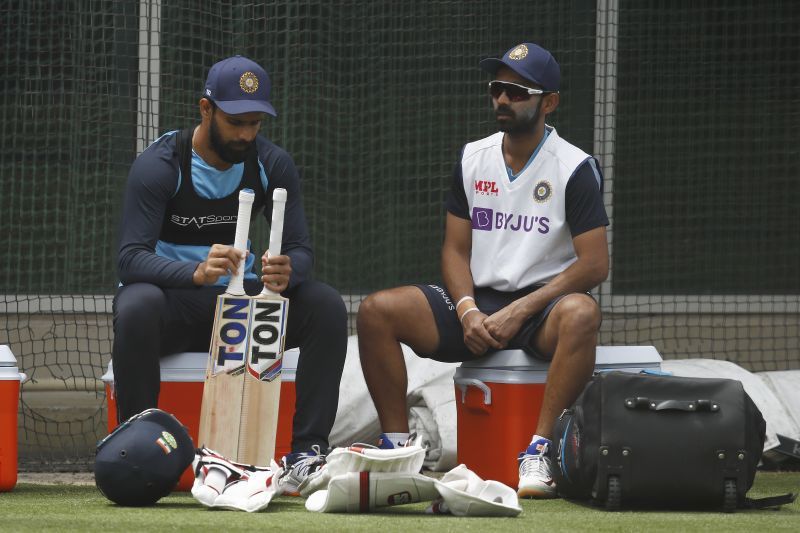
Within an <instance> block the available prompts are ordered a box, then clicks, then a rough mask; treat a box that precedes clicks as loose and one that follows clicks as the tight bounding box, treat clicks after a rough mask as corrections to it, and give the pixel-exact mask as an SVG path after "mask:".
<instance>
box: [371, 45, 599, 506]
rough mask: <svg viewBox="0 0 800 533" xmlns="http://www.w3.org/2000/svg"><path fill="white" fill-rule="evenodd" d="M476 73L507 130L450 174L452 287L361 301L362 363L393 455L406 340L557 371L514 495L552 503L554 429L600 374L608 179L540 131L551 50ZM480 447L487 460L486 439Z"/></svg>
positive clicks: (393, 292)
mask: <svg viewBox="0 0 800 533" xmlns="http://www.w3.org/2000/svg"><path fill="white" fill-rule="evenodd" d="M480 66H481V68H482V69H483V70H485V71H486V72H488V73H489V74H491V75H492V76H493V80H492V81H491V82H489V93H490V95H491V101H492V105H493V108H494V112H495V115H496V120H497V125H498V129H499V130H500V131H499V132H498V133H495V134H494V135H491V136H489V137H486V138H484V139H481V140H478V141H475V142H471V143H468V144H466V145H465V146H464V148H463V150H462V152H461V158H460V160H459V161H458V163H457V164H456V167H455V172H454V176H453V183H452V187H451V189H450V192H449V193H448V195H447V201H446V207H447V222H446V230H445V241H444V245H443V248H442V276H443V280H444V284H443V285H414V286H407V287H399V288H395V289H389V290H384V291H380V292H377V293H375V294H372V295H370V296H369V297H368V298H367V299H366V300H365V301H364V302H362V304H361V306H360V309H359V313H358V336H359V349H360V355H361V366H362V369H363V372H364V377H365V379H366V381H367V386H368V387H369V391H370V394H371V395H372V399H373V402H374V403H375V407H376V409H377V411H378V415H379V419H380V423H381V429H382V431H383V434H382V435H381V439H380V442H379V445H380V446H381V447H389V448H390V447H395V446H401V445H402V444H403V443H404V442H405V441H406V440H407V439H408V418H407V414H406V402H405V398H406V388H407V376H406V368H405V362H404V359H403V354H402V350H401V347H400V343H401V342H402V343H404V344H407V345H408V346H410V347H411V348H412V349H413V350H414V351H415V352H416V353H417V354H418V355H420V356H421V357H428V358H431V359H435V360H438V361H447V362H456V361H466V360H470V359H474V358H477V357H481V356H483V355H485V354H486V353H487V352H490V351H492V350H499V349H503V348H522V349H524V350H526V351H527V352H529V353H531V354H533V355H535V356H537V357H540V358H542V359H544V360H547V361H550V367H549V371H548V379H547V385H546V388H545V396H544V402H543V405H542V408H541V411H540V413H539V419H538V425H537V428H536V434H535V435H533V436H532V438H531V443H530V445H529V446H528V448H527V449H526V450H524V451H523V452H522V453H520V455H519V457H518V461H519V472H520V481H519V488H518V493H519V495H520V496H522V497H539V498H542V497H545V498H546V497H553V496H555V495H556V487H555V483H554V482H553V479H552V476H551V474H550V469H551V464H550V459H549V457H548V455H549V454H548V452H549V448H550V447H551V446H552V444H551V438H552V429H553V424H554V422H555V420H556V418H557V416H558V415H559V413H561V411H562V410H563V409H565V408H567V407H569V406H570V405H571V404H572V402H573V401H574V400H575V398H577V396H578V394H579V393H580V391H581V390H582V389H583V386H584V385H585V384H586V382H587V381H588V380H589V378H590V377H591V375H592V371H593V369H594V356H595V348H596V344H597V331H598V329H599V327H600V321H601V316H600V308H599V306H598V305H597V302H595V300H594V299H593V298H592V297H591V296H590V295H589V294H588V291H589V290H591V289H592V288H593V287H596V286H597V285H599V284H600V283H601V282H602V281H603V280H605V279H606V277H607V276H608V247H607V241H606V228H605V227H606V226H607V225H608V218H607V217H606V213H605V209H604V207H603V199H602V173H601V171H600V167H599V165H598V163H597V160H595V159H594V158H593V157H592V156H590V155H588V154H586V153H585V152H583V151H582V150H580V149H579V148H577V147H575V146H573V145H571V144H569V143H568V142H567V141H565V140H563V139H562V138H561V137H559V135H558V133H556V130H555V128H553V127H551V126H549V125H547V124H545V118H546V117H547V115H548V114H550V113H552V112H553V111H555V109H556V107H558V103H559V93H558V90H559V84H560V79H561V73H560V69H559V66H558V63H556V60H555V59H554V58H553V56H552V55H551V54H550V52H548V51H547V50H545V49H544V48H542V47H540V46H538V45H536V44H533V43H522V44H519V45H517V46H515V47H513V48H511V49H510V50H509V51H508V52H506V54H505V55H503V56H502V57H501V58H489V59H484V60H483V61H481V62H480ZM534 415H535V413H532V416H534ZM476 438H484V439H486V453H487V454H490V453H492V451H491V439H492V436H491V435H484V436H480V437H477V436H476ZM522 445H523V443H520V446H522ZM498 460H505V459H504V458H498Z"/></svg>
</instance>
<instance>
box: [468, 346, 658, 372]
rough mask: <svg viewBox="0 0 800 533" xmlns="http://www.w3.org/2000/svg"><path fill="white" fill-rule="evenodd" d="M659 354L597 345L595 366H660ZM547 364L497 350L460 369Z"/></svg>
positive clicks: (540, 367) (538, 368) (539, 368)
mask: <svg viewBox="0 0 800 533" xmlns="http://www.w3.org/2000/svg"><path fill="white" fill-rule="evenodd" d="M661 361H662V359H661V356H660V355H659V353H658V350H656V349H655V347H653V346H598V347H597V353H596V360H595V367H596V368H598V369H614V368H630V367H635V368H661ZM549 365H550V363H548V362H547V361H544V360H542V359H538V358H536V357H533V356H532V355H528V354H527V353H525V352H524V351H522V350H501V351H499V352H495V353H493V354H491V355H488V356H486V357H481V358H479V359H474V360H472V361H465V362H464V363H462V364H461V368H464V369H500V370H526V371H546V370H547V368H548V366H549Z"/></svg>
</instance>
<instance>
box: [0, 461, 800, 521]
mask: <svg viewBox="0 0 800 533" xmlns="http://www.w3.org/2000/svg"><path fill="white" fill-rule="evenodd" d="M798 491H800V473H798V472H788V473H775V472H760V473H759V474H758V476H757V478H756V483H755V485H754V487H753V489H752V490H751V491H750V493H749V496H750V497H752V498H757V497H762V496H769V495H776V494H781V493H785V492H798ZM426 506H427V504H422V503H420V504H414V505H405V506H398V507H392V508H387V510H386V511H385V512H382V513H372V514H361V515H358V514H350V515H348V514H317V513H310V512H308V511H306V510H305V507H304V506H303V500H302V499H301V498H290V497H281V498H277V499H276V500H274V501H273V502H272V503H271V504H270V506H269V508H268V509H267V510H265V511H263V512H261V513H257V514H248V513H243V512H236V511H222V510H209V509H206V508H205V507H202V506H201V505H200V504H198V503H197V502H196V501H195V500H194V499H193V498H192V497H191V495H190V494H188V493H174V494H172V495H171V496H169V497H167V498H164V499H162V500H161V501H160V502H158V504H156V505H155V506H153V507H148V508H125V507H118V506H116V505H114V504H112V503H110V502H109V501H108V500H106V499H105V498H104V497H103V496H102V495H101V494H100V493H99V492H98V491H97V489H96V488H95V487H93V486H78V485H35V484H28V483H25V484H20V485H18V486H17V487H16V488H15V489H14V490H13V491H12V492H7V493H0V531H46V530H59V531H103V532H107V531H109V532H110V531H125V532H128V533H133V532H136V531H184V530H185V531H189V530H192V531H198V530H204V531H236V530H251V531H254V530H256V529H258V530H261V531H270V532H272V531H289V532H293V533H298V532H305V531H326V532H333V531H370V532H373V533H374V532H376V531H380V532H384V531H403V532H406V533H407V532H413V531H429V530H432V529H435V530H436V531H437V532H440V531H441V532H443V531H509V530H519V531H523V530H525V531H548V532H549V531H593V532H599V531H671V532H673V531H679V532H681V533H683V532H688V531H762V532H764V533H766V532H767V531H769V532H772V531H800V501H797V502H795V503H793V504H791V505H785V506H783V507H782V508H781V509H780V510H777V511H776V510H760V511H739V512H737V513H733V514H723V513H718V512H662V511H650V512H641V511H623V512H619V513H608V512H606V511H603V510H600V509H595V508H592V507H589V506H586V505H579V504H575V503H571V502H567V501H564V500H548V501H533V500H524V501H522V508H523V512H522V514H521V515H520V516H519V517H517V518H457V517H451V516H430V515H425V514H423V511H424V509H425V507H426Z"/></svg>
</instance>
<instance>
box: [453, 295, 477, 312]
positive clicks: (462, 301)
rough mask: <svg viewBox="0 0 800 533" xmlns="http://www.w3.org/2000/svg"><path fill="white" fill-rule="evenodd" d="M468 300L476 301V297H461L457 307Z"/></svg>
mask: <svg viewBox="0 0 800 533" xmlns="http://www.w3.org/2000/svg"><path fill="white" fill-rule="evenodd" d="M467 300H472V301H473V302H474V301H475V298H473V297H472V296H464V297H463V298H461V299H460V300H459V301H458V303H457V304H456V309H458V306H459V305H461V304H463V303H464V302H465V301H467Z"/></svg>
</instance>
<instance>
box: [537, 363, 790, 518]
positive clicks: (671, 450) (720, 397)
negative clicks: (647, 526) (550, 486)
mask: <svg viewBox="0 0 800 533" xmlns="http://www.w3.org/2000/svg"><path fill="white" fill-rule="evenodd" d="M765 434H766V423H765V422H764V417H763V416H762V415H761V412H760V411H759V410H758V408H757V407H756V405H755V404H754V403H753V401H752V399H751V398H750V397H749V396H748V395H747V393H746V392H745V391H744V388H743V387H742V384H741V382H739V381H736V380H730V379H705V378H684V377H672V376H663V375H647V374H634V373H628V372H606V373H601V374H598V375H596V376H595V377H594V378H592V380H591V381H590V382H589V383H588V384H587V385H586V387H585V388H584V390H583V392H582V393H581V395H580V396H579V397H578V399H577V400H576V401H575V404H574V405H573V406H572V408H570V409H566V410H564V412H563V413H562V414H561V416H560V417H559V418H558V420H557V421H556V424H555V428H554V430H553V439H554V444H555V446H553V447H552V448H553V449H552V451H551V454H552V456H551V458H552V460H553V474H554V477H555V480H556V483H557V486H558V491H559V494H561V495H562V496H563V497H565V498H574V499H589V498H591V499H592V500H594V502H595V503H598V504H605V507H606V508H607V509H609V510H618V509H620V508H621V507H627V508H630V507H648V508H704V509H719V510H724V511H727V512H731V511H734V510H735V509H737V508H744V507H773V506H776V505H781V504H783V503H790V502H792V501H794V495H783V496H777V497H773V498H764V499H761V500H750V499H748V498H746V494H747V491H748V490H749V489H750V487H751V486H752V485H753V479H754V478H755V474H756V467H757V465H758V462H759V460H760V458H761V454H762V452H763V449H764V436H765Z"/></svg>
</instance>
